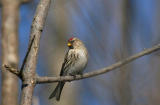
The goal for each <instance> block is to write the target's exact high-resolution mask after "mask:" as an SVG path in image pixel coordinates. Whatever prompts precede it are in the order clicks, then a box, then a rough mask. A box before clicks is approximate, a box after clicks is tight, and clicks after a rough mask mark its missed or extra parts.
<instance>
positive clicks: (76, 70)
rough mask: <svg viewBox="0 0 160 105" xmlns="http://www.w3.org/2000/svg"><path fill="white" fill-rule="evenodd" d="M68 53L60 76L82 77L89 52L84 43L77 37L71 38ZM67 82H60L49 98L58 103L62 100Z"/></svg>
mask: <svg viewBox="0 0 160 105" xmlns="http://www.w3.org/2000/svg"><path fill="white" fill-rule="evenodd" d="M67 46H68V51H67V53H66V55H65V57H64V62H63V63H62V67H61V71H60V76H75V75H82V74H83V71H84V69H85V68H86V65H87V63H88V51H87V48H86V47H85V45H84V44H83V42H82V41H81V40H80V39H78V38H77V37H71V38H70V39H69V40H68V43H67ZM64 84H65V82H63V81H62V82H58V84H57V86H56V88H55V89H54V91H53V92H52V93H51V95H50V96H49V99H52V98H53V97H55V98H56V100H57V101H59V100H60V96H61V92H62V89H63V87H64Z"/></svg>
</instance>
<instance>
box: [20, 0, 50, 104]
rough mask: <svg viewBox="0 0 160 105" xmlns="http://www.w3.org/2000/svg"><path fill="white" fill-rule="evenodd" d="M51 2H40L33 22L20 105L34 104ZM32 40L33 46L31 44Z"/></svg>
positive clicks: (41, 0)
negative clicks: (45, 26)
mask: <svg viewBox="0 0 160 105" xmlns="http://www.w3.org/2000/svg"><path fill="white" fill-rule="evenodd" d="M50 2H51V0H40V2H39V4H38V6H37V9H36V13H35V16H34V19H33V22H32V26H31V34H30V43H29V46H30V45H31V48H29V49H28V50H29V52H28V55H27V58H25V59H26V60H25V61H24V62H23V64H24V68H23V71H22V79H23V86H22V94H21V104H20V105H31V103H32V95H33V91H34V87H35V75H36V72H35V71H36V64H37V57H38V50H39V43H40V36H41V33H42V30H43V26H44V24H45V20H46V17H47V13H48V9H49V5H50ZM33 39H34V40H33ZM32 40H33V44H31V43H32ZM25 62H26V63H25Z"/></svg>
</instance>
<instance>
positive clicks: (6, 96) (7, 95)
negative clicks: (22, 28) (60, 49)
mask: <svg viewBox="0 0 160 105" xmlns="http://www.w3.org/2000/svg"><path fill="white" fill-rule="evenodd" d="M1 3H2V65H3V64H7V65H9V66H11V67H12V68H17V67H18V61H19V58H18V23H19V5H20V1H19V0H1ZM1 91H2V99H1V105H17V104H18V79H17V77H16V76H15V75H13V74H12V73H10V72H8V71H7V70H6V68H2V90H1Z"/></svg>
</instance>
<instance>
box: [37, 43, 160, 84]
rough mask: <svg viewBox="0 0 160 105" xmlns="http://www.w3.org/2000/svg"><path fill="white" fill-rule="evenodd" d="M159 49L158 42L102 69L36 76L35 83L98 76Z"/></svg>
mask: <svg viewBox="0 0 160 105" xmlns="http://www.w3.org/2000/svg"><path fill="white" fill-rule="evenodd" d="M159 49H160V44H158V45H156V46H153V47H152V48H148V49H145V50H144V51H142V52H139V53H137V54H135V55H133V56H130V57H128V58H126V59H124V60H122V61H119V62H117V63H115V64H112V65H111V66H109V67H105V68H102V69H99V70H96V71H93V72H89V73H85V74H83V75H76V76H61V77H60V76H58V77H37V81H36V83H37V84H41V83H52V82H59V81H73V80H79V79H84V78H89V77H94V76H98V75H101V74H104V73H107V72H109V71H112V70H114V69H116V68H119V67H121V66H123V65H125V64H128V63H130V62H131V61H133V60H136V59H138V58H140V57H142V56H144V55H147V54H150V53H153V52H155V51H157V50H159Z"/></svg>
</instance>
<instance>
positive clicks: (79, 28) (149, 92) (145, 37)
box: [19, 0, 160, 105]
mask: <svg viewBox="0 0 160 105" xmlns="http://www.w3.org/2000/svg"><path fill="white" fill-rule="evenodd" d="M38 2H39V1H38V0H33V1H31V2H30V3H28V4H25V5H22V6H21V8H20V23H19V24H20V26H19V46H20V48H19V54H20V65H21V64H22V61H23V58H24V56H25V53H26V51H27V46H28V41H29V33H30V26H31V23H32V19H33V16H34V13H35V9H36V6H37V4H38ZM159 5H160V1H159V0H52V3H51V6H50V9H49V13H48V17H47V21H46V24H45V28H44V31H43V35H42V37H41V44H40V52H39V58H38V64H37V72H38V74H39V75H40V76H57V75H58V74H59V72H60V69H61V65H62V62H63V59H64V55H65V53H66V51H67V46H66V43H67V40H68V39H69V38H70V37H73V36H75V37H78V38H80V39H81V40H82V41H83V42H84V43H85V45H86V47H87V49H88V52H89V62H88V66H87V68H86V70H85V72H90V71H94V70H97V69H100V68H103V67H106V66H109V65H111V64H113V63H115V62H117V61H120V60H122V59H124V58H126V57H128V56H131V55H133V54H135V53H138V52H140V51H142V50H143V49H145V48H149V47H152V46H153V45H156V44H158V43H159V41H160V20H159V19H160V12H159V11H160V6H159ZM159 69H160V55H159V53H158V52H157V53H153V54H151V55H147V56H145V57H142V58H140V59H138V60H136V61H133V62H132V63H130V64H127V65H125V66H123V67H121V68H119V69H117V70H114V71H111V72H109V73H106V74H103V75H99V76H96V77H93V78H88V79H83V80H79V81H73V82H71V83H67V84H66V85H65V87H64V89H63V91H62V96H61V100H60V102H56V101H55V100H54V99H52V100H48V97H49V95H50V93H51V92H52V91H53V90H54V88H55V86H56V83H52V84H43V85H37V86H36V88H35V91H34V97H33V105H160V94H159V93H160V83H159V82H158V81H159V80H160V70H159ZM19 90H20V89H19Z"/></svg>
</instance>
